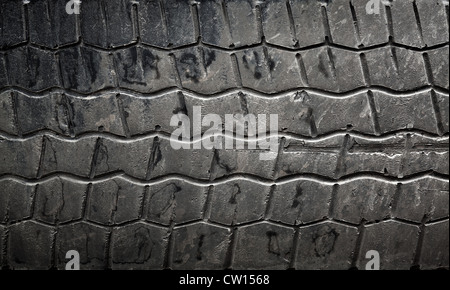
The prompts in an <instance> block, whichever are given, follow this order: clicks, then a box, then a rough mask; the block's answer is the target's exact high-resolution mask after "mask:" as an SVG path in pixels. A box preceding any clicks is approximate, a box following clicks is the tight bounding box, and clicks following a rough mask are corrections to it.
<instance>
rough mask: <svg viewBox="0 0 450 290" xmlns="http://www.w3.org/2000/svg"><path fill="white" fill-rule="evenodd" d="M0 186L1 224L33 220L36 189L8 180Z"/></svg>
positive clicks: (0, 182)
mask: <svg viewBox="0 0 450 290" xmlns="http://www.w3.org/2000/svg"><path fill="white" fill-rule="evenodd" d="M0 185H1V187H0V188H1V189H0V223H8V222H19V221H21V220H24V219H28V218H31V211H32V204H31V203H32V200H33V196H34V191H35V187H34V186H30V185H27V184H24V183H22V182H18V181H14V180H8V179H6V180H2V181H0Z"/></svg>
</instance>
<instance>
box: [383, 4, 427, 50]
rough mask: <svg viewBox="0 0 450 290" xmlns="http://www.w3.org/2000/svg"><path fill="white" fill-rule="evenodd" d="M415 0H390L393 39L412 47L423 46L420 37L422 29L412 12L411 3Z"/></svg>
mask: <svg viewBox="0 0 450 290" xmlns="http://www.w3.org/2000/svg"><path fill="white" fill-rule="evenodd" d="M415 1H416V0H404V1H392V2H391V3H390V7H391V12H392V25H393V32H394V35H393V37H394V41H395V42H397V43H400V44H404V45H407V46H412V47H424V45H425V44H424V43H423V40H422V39H421V34H422V31H419V25H418V22H417V19H416V17H415V13H414V6H413V3H414V2H415Z"/></svg>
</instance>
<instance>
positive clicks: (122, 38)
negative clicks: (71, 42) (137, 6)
mask: <svg viewBox="0 0 450 290" xmlns="http://www.w3.org/2000/svg"><path fill="white" fill-rule="evenodd" d="M131 5H132V1H130V0H107V1H106V0H100V1H85V2H83V4H82V5H81V6H80V7H81V11H80V16H81V34H82V37H83V41H84V42H86V43H89V44H92V45H95V46H99V47H103V48H112V47H117V46H122V45H126V44H129V43H131V42H133V41H134V40H136V37H135V35H134V27H133V20H132V16H131V9H132V8H131Z"/></svg>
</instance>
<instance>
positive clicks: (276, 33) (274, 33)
mask: <svg viewBox="0 0 450 290" xmlns="http://www.w3.org/2000/svg"><path fill="white" fill-rule="evenodd" d="M286 3H287V2H286V1H285V0H274V1H265V2H263V3H262V4H260V7H261V12H262V13H261V16H262V22H263V31H264V36H265V37H266V41H267V42H268V43H273V44H276V45H280V46H284V47H289V48H291V47H294V46H295V44H296V39H295V35H292V31H291V29H290V22H289V14H288V9H287V5H286Z"/></svg>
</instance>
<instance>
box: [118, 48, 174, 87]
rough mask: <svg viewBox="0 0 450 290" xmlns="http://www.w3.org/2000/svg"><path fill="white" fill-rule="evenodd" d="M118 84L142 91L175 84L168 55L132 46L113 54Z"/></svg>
mask: <svg viewBox="0 0 450 290" xmlns="http://www.w3.org/2000/svg"><path fill="white" fill-rule="evenodd" d="M114 62H115V68H116V70H117V74H118V79H119V86H120V87H122V88H127V89H131V90H135V91H138V92H142V93H150V92H154V91H159V90H162V89H165V88H168V87H175V86H176V76H175V72H174V69H173V66H172V64H171V63H170V61H169V56H167V54H165V53H161V52H158V51H156V50H152V49H148V48H143V47H140V46H133V47H130V48H126V49H122V50H119V51H117V52H115V54H114Z"/></svg>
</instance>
